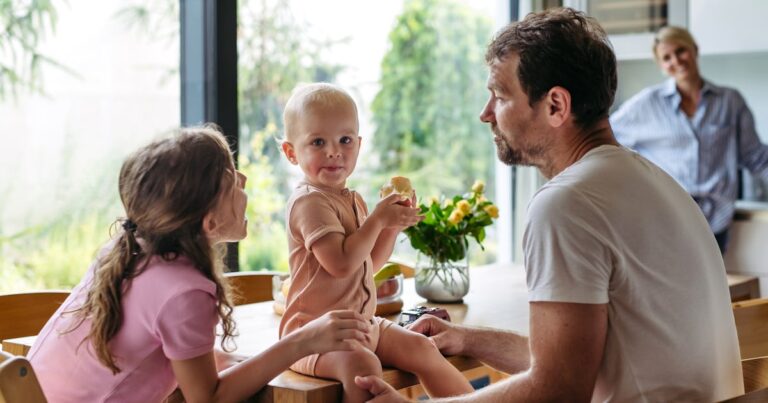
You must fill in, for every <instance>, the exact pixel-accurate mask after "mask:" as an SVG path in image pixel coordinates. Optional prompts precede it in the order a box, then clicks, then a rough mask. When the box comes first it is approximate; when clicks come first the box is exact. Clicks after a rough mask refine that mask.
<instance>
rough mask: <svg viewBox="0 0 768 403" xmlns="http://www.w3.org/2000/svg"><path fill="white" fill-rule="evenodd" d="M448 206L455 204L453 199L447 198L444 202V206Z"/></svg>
mask: <svg viewBox="0 0 768 403" xmlns="http://www.w3.org/2000/svg"><path fill="white" fill-rule="evenodd" d="M448 206H453V199H445V201H444V202H443V208H445V207H448Z"/></svg>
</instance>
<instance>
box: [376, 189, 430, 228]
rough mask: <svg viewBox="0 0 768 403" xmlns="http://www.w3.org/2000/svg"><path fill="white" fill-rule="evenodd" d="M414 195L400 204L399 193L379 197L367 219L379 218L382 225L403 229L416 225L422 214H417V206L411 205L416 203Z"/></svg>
mask: <svg viewBox="0 0 768 403" xmlns="http://www.w3.org/2000/svg"><path fill="white" fill-rule="evenodd" d="M415 197H416V196H414V197H413V199H411V200H406V201H405V203H404V204H401V203H403V201H402V199H401V197H400V195H398V194H394V193H393V194H391V195H389V196H387V197H385V198H383V199H381V201H380V202H379V204H377V205H376V209H374V210H373V213H371V215H370V217H368V219H374V220H380V222H381V224H382V226H383V227H384V228H388V229H397V230H403V229H405V228H408V227H410V226H412V225H416V224H417V223H418V222H419V221H421V220H422V219H423V218H424V216H421V215H419V209H418V208H416V207H412V206H414V205H415V204H416V200H415ZM409 203H410V205H409Z"/></svg>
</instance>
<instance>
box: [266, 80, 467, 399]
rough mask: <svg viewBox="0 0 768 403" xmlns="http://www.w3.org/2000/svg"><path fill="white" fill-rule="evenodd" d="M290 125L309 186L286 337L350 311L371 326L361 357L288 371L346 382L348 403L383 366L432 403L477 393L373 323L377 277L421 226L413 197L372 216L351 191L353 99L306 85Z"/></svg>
mask: <svg viewBox="0 0 768 403" xmlns="http://www.w3.org/2000/svg"><path fill="white" fill-rule="evenodd" d="M283 119H284V123H285V135H286V138H285V141H284V142H283V144H282V150H283V153H284V154H285V156H286V157H287V158H288V161H290V163H292V164H294V165H298V166H299V167H300V168H301V170H302V171H303V172H304V179H303V181H302V182H301V183H300V184H299V185H298V187H297V188H296V189H295V190H294V192H293V194H292V195H291V197H290V199H289V200H288V206H287V220H286V221H287V227H288V228H287V230H288V246H289V249H290V255H289V263H290V268H291V286H290V289H289V292H288V297H287V301H286V310H285V313H284V314H283V318H282V320H281V322H280V336H281V337H288V336H290V335H291V334H293V332H295V331H297V330H299V329H301V328H302V327H303V326H305V325H306V324H307V323H309V321H311V320H312V319H314V318H317V317H319V316H321V315H323V314H324V313H326V312H328V311H331V310H334V309H350V310H353V311H356V312H358V313H360V314H362V315H363V316H364V317H365V319H367V320H369V321H370V331H369V332H368V334H367V337H366V339H365V340H364V341H361V342H356V343H355V344H356V345H357V348H355V349H353V350H351V351H344V352H341V351H338V352H329V353H322V354H314V355H311V356H308V357H305V358H303V359H301V360H299V361H298V362H296V363H295V364H294V365H292V366H291V369H293V370H294V371H297V372H300V373H303V374H307V375H312V376H318V377H323V378H331V379H337V380H339V381H341V382H342V384H343V387H344V401H345V402H361V401H365V400H367V399H368V398H369V397H370V395H369V393H368V391H366V390H363V389H360V388H358V387H357V386H356V385H355V383H354V378H355V376H365V375H379V376H380V375H381V374H382V365H385V366H391V367H396V368H399V369H402V370H405V371H408V372H411V373H413V374H415V375H416V376H418V377H419V380H420V381H421V383H422V385H423V386H424V389H425V390H426V391H427V393H428V394H429V395H430V396H452V395H458V394H463V393H468V392H471V391H472V387H471V386H470V385H469V382H467V380H466V379H465V378H464V376H463V375H462V374H461V373H460V372H459V371H458V370H457V369H456V368H454V367H453V365H451V364H450V363H449V362H448V361H447V360H445V358H444V357H443V356H442V354H440V352H439V351H438V349H437V348H436V347H435V345H434V344H433V343H432V341H431V340H429V339H428V338H427V337H425V336H423V335H421V334H418V333H415V332H411V331H409V330H406V329H403V328H401V327H399V326H397V325H394V324H393V323H392V322H390V321H388V320H386V319H382V318H379V317H374V312H375V310H376V287H375V285H374V281H373V273H374V272H375V271H376V270H377V269H378V268H380V267H381V266H382V265H383V264H384V263H385V262H386V261H387V260H388V259H389V256H390V254H391V253H392V248H393V247H394V243H395V239H396V237H397V234H398V233H399V232H400V231H402V230H403V229H405V228H407V227H409V226H411V225H414V224H416V223H417V222H419V220H420V219H421V218H422V217H421V216H419V215H418V212H419V210H418V209H417V208H414V207H413V205H414V204H415V197H414V198H412V199H411V200H410V201H407V202H405V203H404V205H403V203H399V202H400V201H401V198H400V195H399V194H397V193H393V194H391V195H389V196H387V197H385V198H383V199H382V200H381V201H380V202H379V204H378V205H377V206H376V208H375V210H374V211H373V212H372V213H371V214H370V215H368V209H367V207H366V205H365V202H364V201H363V199H362V198H361V197H360V195H359V194H357V193H356V192H354V191H351V190H349V189H347V187H346V181H347V178H348V177H349V176H350V175H351V174H352V172H353V171H354V169H355V164H356V163H357V157H358V153H359V152H360V142H361V138H360V136H359V135H358V119H357V107H356V106H355V103H354V101H353V100H352V98H351V97H350V96H349V95H348V94H347V93H346V92H345V91H343V90H342V89H340V88H338V87H336V86H333V85H330V84H325V83H317V84H310V85H306V86H302V87H299V88H297V89H296V90H295V91H294V93H293V94H292V95H291V98H290V99H289V100H288V103H287V105H286V107H285V112H284V115H283Z"/></svg>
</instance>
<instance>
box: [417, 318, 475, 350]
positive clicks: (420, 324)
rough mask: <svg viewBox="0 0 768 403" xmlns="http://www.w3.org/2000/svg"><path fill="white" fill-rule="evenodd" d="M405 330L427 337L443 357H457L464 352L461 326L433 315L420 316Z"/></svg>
mask: <svg viewBox="0 0 768 403" xmlns="http://www.w3.org/2000/svg"><path fill="white" fill-rule="evenodd" d="M407 328H408V329H409V330H412V331H414V332H416V333H421V334H423V335H425V336H427V337H429V338H430V340H432V341H433V342H434V343H435V345H436V346H437V348H438V349H440V352H441V353H443V354H444V355H459V354H462V353H463V351H464V333H463V331H462V330H463V329H462V327H461V326H458V325H454V324H452V323H450V322H446V321H444V320H442V319H440V318H438V317H436V316H433V315H422V316H421V317H420V318H419V319H418V320H417V321H416V322H413V323H412V324H410V325H409V326H408V327H407Z"/></svg>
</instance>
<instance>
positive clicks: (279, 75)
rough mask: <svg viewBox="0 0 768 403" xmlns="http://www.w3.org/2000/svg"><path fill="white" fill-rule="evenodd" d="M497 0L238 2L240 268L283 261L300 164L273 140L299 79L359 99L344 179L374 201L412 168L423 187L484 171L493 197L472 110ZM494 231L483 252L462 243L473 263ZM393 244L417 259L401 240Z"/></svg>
mask: <svg viewBox="0 0 768 403" xmlns="http://www.w3.org/2000/svg"><path fill="white" fill-rule="evenodd" d="M495 4H496V2H495V1H493V0H477V1H455V0H406V1H402V2H400V1H396V2H395V1H379V2H360V1H353V0H328V1H322V2H317V1H312V0H292V1H288V0H266V1H259V2H253V1H252V2H241V3H240V6H239V10H238V18H239V27H238V33H239V37H238V86H239V116H240V168H241V169H242V170H244V171H245V172H246V174H247V175H248V176H249V178H250V179H249V182H248V183H249V184H250V185H249V188H250V189H249V191H250V202H249V207H248V209H249V211H248V213H249V217H248V218H249V222H250V226H251V227H250V228H249V237H248V238H247V239H246V240H244V241H243V242H241V245H240V267H241V270H258V269H261V268H268V269H273V270H274V269H278V270H287V268H288V248H287V240H286V235H285V234H286V232H285V217H284V215H285V211H284V210H285V203H286V200H287V198H288V196H289V195H290V193H291V190H292V189H293V187H294V186H295V184H296V183H297V181H298V180H299V179H300V178H301V172H300V171H299V170H298V169H297V168H295V167H293V166H291V165H290V164H288V163H287V161H285V158H284V157H283V156H282V154H281V152H280V150H279V145H278V143H277V141H276V140H275V139H276V138H281V137H282V109H283V105H284V104H285V102H286V100H287V98H288V96H289V95H290V92H291V90H292V89H293V88H294V87H295V86H296V84H298V83H301V82H314V81H327V82H333V83H336V84H338V85H340V86H342V87H344V88H345V89H347V90H348V91H349V92H350V93H351V94H352V96H353V97H354V98H355V101H356V102H357V105H358V109H359V112H360V135H361V136H362V137H363V143H362V144H363V147H362V150H361V154H360V157H359V160H358V164H357V168H356V171H355V173H354V174H353V175H352V176H351V177H350V180H349V182H348V184H349V186H350V187H352V188H354V189H356V190H357V191H359V192H360V193H361V194H362V195H363V197H364V198H365V200H366V201H367V203H368V205H369V208H370V209H373V207H374V206H375V204H376V203H377V202H378V199H379V197H378V189H379V187H380V186H381V185H382V184H384V183H385V182H387V181H388V179H389V177H390V176H392V175H396V174H397V175H404V176H408V177H409V178H410V179H411V180H412V181H413V183H414V187H415V188H416V190H417V192H418V195H419V196H420V197H422V198H426V197H428V196H439V195H440V194H444V195H450V196H452V195H454V194H458V193H464V192H466V191H467V190H468V189H469V187H470V186H471V185H472V183H473V182H474V180H475V179H481V180H484V181H485V183H486V184H487V185H488V192H487V196H488V197H489V198H490V199H491V200H494V201H496V200H495V198H494V197H495V193H494V172H495V170H494V168H495V150H494V146H493V143H492V141H491V136H490V132H489V129H488V128H487V127H486V126H485V125H484V124H482V123H481V122H480V121H479V120H478V117H477V116H478V114H479V112H480V109H481V108H482V106H483V105H484V103H485V100H486V97H487V93H486V90H485V80H486V77H487V68H486V67H485V63H484V53H485V47H486V45H487V43H488V41H489V39H490V38H491V36H492V33H493V31H494V28H495V27H494V23H493V18H492V16H493V15H494V6H495ZM338 10H344V12H339V11H338ZM350 16H354V17H353V18H351V17H350ZM502 214H503V213H502ZM495 231H496V226H492V227H490V228H489V238H488V239H487V240H486V242H485V246H486V251H485V252H484V253H477V252H473V251H470V257H471V259H472V261H473V263H478V264H479V263H486V262H490V261H493V260H494V259H495V249H496V235H495ZM478 249H479V248H478ZM395 255H396V257H399V258H401V259H406V260H410V261H413V260H415V259H416V256H415V254H414V252H413V251H412V249H411V248H410V246H409V245H408V242H407V239H404V242H400V243H398V244H397V247H396V251H395Z"/></svg>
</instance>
